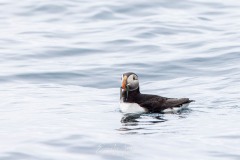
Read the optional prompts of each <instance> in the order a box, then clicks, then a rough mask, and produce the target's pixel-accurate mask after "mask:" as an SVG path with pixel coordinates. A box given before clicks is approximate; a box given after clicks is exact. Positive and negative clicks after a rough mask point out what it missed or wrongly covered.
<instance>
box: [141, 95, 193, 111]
mask: <svg viewBox="0 0 240 160" xmlns="http://www.w3.org/2000/svg"><path fill="white" fill-rule="evenodd" d="M190 102H192V100H189V99H188V98H180V99H177V98H165V97H160V96H159V97H154V98H152V99H149V100H148V101H145V102H144V103H141V104H140V106H142V107H144V108H147V109H148V111H149V112H161V111H163V110H165V109H168V108H170V109H172V108H174V107H181V106H182V105H183V104H186V103H190Z"/></svg>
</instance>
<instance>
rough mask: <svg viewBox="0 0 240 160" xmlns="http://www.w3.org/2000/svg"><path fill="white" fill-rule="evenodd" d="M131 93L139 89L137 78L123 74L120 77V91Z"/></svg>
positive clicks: (134, 75) (130, 74)
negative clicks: (127, 90)
mask: <svg viewBox="0 0 240 160" xmlns="http://www.w3.org/2000/svg"><path fill="white" fill-rule="evenodd" d="M127 87H128V89H129V91H133V90H135V89H137V88H138V87H139V80H138V76H137V75H136V74H134V73H125V74H123V75H122V89H124V90H126V89H127Z"/></svg>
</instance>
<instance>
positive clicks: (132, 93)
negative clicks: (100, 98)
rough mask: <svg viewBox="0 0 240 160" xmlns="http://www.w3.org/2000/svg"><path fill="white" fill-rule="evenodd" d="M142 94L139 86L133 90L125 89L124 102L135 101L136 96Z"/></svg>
mask: <svg viewBox="0 0 240 160" xmlns="http://www.w3.org/2000/svg"><path fill="white" fill-rule="evenodd" d="M138 94H140V90H139V87H138V88H137V89H135V90H133V91H128V93H127V91H123V102H129V103H131V102H134V99H135V97H136V96H137V95H138Z"/></svg>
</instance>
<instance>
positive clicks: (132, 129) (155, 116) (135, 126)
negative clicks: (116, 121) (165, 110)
mask: <svg viewBox="0 0 240 160" xmlns="http://www.w3.org/2000/svg"><path fill="white" fill-rule="evenodd" d="M191 111H192V110H191V109H189V108H186V109H182V110H181V111H179V112H177V113H173V114H174V115H177V116H178V117H179V118H187V117H188V115H189V114H190V112H191ZM168 115H169V114H168ZM166 121H168V120H167V119H166V116H165V114H160V113H146V114H132V113H131V114H124V115H123V117H122V118H121V123H122V127H121V128H119V129H117V130H118V131H121V134H154V133H158V132H159V130H161V129H162V127H161V125H159V124H160V123H163V122H166ZM150 125H159V127H154V128H155V129H153V128H152V127H150Z"/></svg>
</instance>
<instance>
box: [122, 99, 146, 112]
mask: <svg viewBox="0 0 240 160" xmlns="http://www.w3.org/2000/svg"><path fill="white" fill-rule="evenodd" d="M120 110H121V111H122V112H124V113H144V112H147V109H145V108H143V107H141V106H139V105H138V104H137V103H126V102H120Z"/></svg>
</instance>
